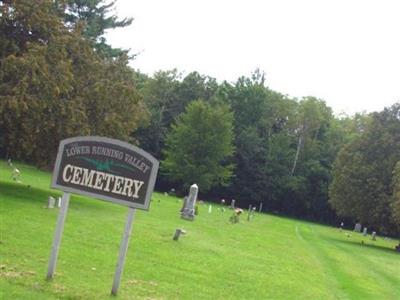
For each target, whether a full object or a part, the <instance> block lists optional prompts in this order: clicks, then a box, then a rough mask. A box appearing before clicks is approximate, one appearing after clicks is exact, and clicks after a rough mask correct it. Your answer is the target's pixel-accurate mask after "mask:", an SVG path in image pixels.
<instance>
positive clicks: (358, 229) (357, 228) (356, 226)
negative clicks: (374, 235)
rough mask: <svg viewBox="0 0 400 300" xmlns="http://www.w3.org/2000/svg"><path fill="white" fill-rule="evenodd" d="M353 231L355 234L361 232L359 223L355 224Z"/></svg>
mask: <svg viewBox="0 0 400 300" xmlns="http://www.w3.org/2000/svg"><path fill="white" fill-rule="evenodd" d="M354 231H355V232H361V224H360V223H357V224H356V225H355V226H354Z"/></svg>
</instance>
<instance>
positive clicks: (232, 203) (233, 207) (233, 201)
mask: <svg viewBox="0 0 400 300" xmlns="http://www.w3.org/2000/svg"><path fill="white" fill-rule="evenodd" d="M235 202H236V200H235V199H232V201H231V206H230V208H231V209H235Z"/></svg>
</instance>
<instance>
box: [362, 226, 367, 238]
mask: <svg viewBox="0 0 400 300" xmlns="http://www.w3.org/2000/svg"><path fill="white" fill-rule="evenodd" d="M367 234H368V228H367V227H364V229H363V236H366V235H367Z"/></svg>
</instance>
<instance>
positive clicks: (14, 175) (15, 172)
mask: <svg viewBox="0 0 400 300" xmlns="http://www.w3.org/2000/svg"><path fill="white" fill-rule="evenodd" d="M20 175H21V172H20V171H19V170H18V169H17V168H15V167H14V168H13V171H12V172H11V177H12V179H13V180H14V181H18V182H19V181H20V180H19V176H20Z"/></svg>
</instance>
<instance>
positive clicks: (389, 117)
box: [0, 0, 400, 234]
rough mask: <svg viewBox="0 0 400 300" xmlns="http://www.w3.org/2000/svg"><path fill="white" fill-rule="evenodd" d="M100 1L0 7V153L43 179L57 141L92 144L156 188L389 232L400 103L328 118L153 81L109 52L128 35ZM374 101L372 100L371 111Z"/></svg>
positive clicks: (249, 83)
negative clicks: (109, 147)
mask: <svg viewBox="0 0 400 300" xmlns="http://www.w3.org/2000/svg"><path fill="white" fill-rule="evenodd" d="M113 5H114V2H105V1H103V0H92V1H88V0H68V1H67V0H65V1H50V0H43V1H36V2H32V1H28V0H19V1H11V0H8V1H0V130H1V136H0V154H1V156H2V157H4V158H7V157H12V158H13V159H20V160H24V161H27V162H30V163H33V164H36V165H37V166H40V167H44V168H46V167H47V168H49V167H51V166H52V163H53V162H54V159H55V155H56V151H57V147H58V143H59V141H60V140H61V139H64V138H67V137H71V136H80V135H98V136H107V137H112V138H117V139H121V140H124V141H128V142H130V143H134V144H136V145H138V146H140V147H141V148H143V149H144V150H146V151H148V152H150V153H151V154H152V155H154V156H155V157H156V158H157V159H159V160H160V161H161V170H160V173H159V176H158V180H157V186H156V188H157V189H159V190H163V191H166V190H169V189H171V188H175V189H176V190H177V191H178V194H179V193H180V194H181V195H184V194H185V193H187V188H188V186H189V185H191V184H192V183H197V184H198V185H199V188H200V192H201V196H202V197H204V198H208V199H214V200H216V201H219V200H220V199H221V198H225V199H227V200H228V201H229V199H235V200H236V201H237V203H238V204H239V205H241V206H243V207H247V206H248V205H250V204H251V205H259V204H261V203H262V204H263V209H264V210H265V211H270V212H276V213H280V214H286V215H290V216H296V217H302V218H307V219H312V220H317V221H320V222H327V223H336V222H339V220H340V221H341V220H346V223H347V222H356V221H359V222H362V223H363V224H365V225H366V226H369V227H372V228H375V229H376V230H378V231H380V232H383V233H390V234H396V233H399V230H400V228H399V226H400V171H399V170H400V151H399V149H400V148H399V146H400V104H395V105H393V106H392V107H388V108H385V109H384V110H383V111H381V112H375V113H370V114H355V115H354V116H335V115H334V114H333V112H332V109H331V108H330V107H329V106H328V105H327V104H326V103H325V102H324V101H323V100H321V99H318V98H316V97H312V96H309V97H303V98H301V99H295V98H291V97H288V96H286V95H283V94H281V93H279V92H277V91H274V90H271V89H270V88H269V87H268V85H267V82H266V81H265V76H264V74H263V72H261V71H259V70H256V71H255V72H254V73H253V74H251V75H250V76H242V77H240V78H238V79H237V80H236V81H235V82H227V81H224V82H217V80H215V79H214V78H212V77H210V76H206V75H202V74H199V73H197V72H192V73H189V74H186V75H185V74H181V73H179V72H178V71H177V70H168V71H159V72H157V73H155V74H154V75H152V76H149V75H147V74H143V73H141V72H139V71H137V70H134V69H132V68H131V67H130V66H129V65H128V63H129V61H130V59H133V58H134V57H130V56H129V52H128V51H127V50H124V49H116V48H113V47H112V46H110V45H108V44H107V41H106V40H105V39H104V37H103V35H104V32H105V30H106V29H112V28H117V27H124V26H127V25H129V24H130V23H131V22H132V20H131V19H123V20H119V19H118V18H117V17H116V16H114V15H112V14H111V13H110V11H111V9H112V8H113ZM377 100H379V99H377Z"/></svg>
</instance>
